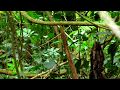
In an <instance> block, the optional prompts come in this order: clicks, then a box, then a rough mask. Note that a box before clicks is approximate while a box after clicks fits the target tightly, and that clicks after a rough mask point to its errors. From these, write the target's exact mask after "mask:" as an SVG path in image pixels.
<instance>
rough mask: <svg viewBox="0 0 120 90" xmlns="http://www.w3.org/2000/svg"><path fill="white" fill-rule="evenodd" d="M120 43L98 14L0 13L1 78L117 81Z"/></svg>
mask: <svg viewBox="0 0 120 90" xmlns="http://www.w3.org/2000/svg"><path fill="white" fill-rule="evenodd" d="M109 15H110V16H111V17H112V18H113V20H114V21H115V23H116V24H117V25H118V26H119V25H120V12H119V11H109ZM119 44H120V43H119V39H118V38H117V37H116V36H115V35H114V34H113V33H112V31H111V30H110V29H109V28H108V27H107V26H106V24H105V23H104V21H103V20H101V19H100V17H99V14H98V13H97V11H26V12H24V11H0V79H78V78H79V79H89V78H90V79H101V78H103V77H104V78H105V79H110V78H119V77H120V68H119V67H120V53H119V51H120V48H119Z"/></svg>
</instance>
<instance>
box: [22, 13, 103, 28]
mask: <svg viewBox="0 0 120 90" xmlns="http://www.w3.org/2000/svg"><path fill="white" fill-rule="evenodd" d="M20 12H21V14H22V15H23V16H24V17H25V18H26V19H28V20H29V21H31V22H33V23H38V24H42V25H80V26H95V25H94V24H95V23H94V24H92V23H90V22H80V21H56V22H54V21H41V20H39V19H34V18H32V17H31V16H29V15H28V14H27V12H26V11H20ZM96 25H98V26H103V27H105V25H103V24H96Z"/></svg>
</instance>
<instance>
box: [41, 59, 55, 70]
mask: <svg viewBox="0 0 120 90" xmlns="http://www.w3.org/2000/svg"><path fill="white" fill-rule="evenodd" d="M43 65H44V67H45V68H47V69H51V68H52V67H53V66H54V65H56V63H55V61H53V60H52V61H45V62H44V64H43Z"/></svg>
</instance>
